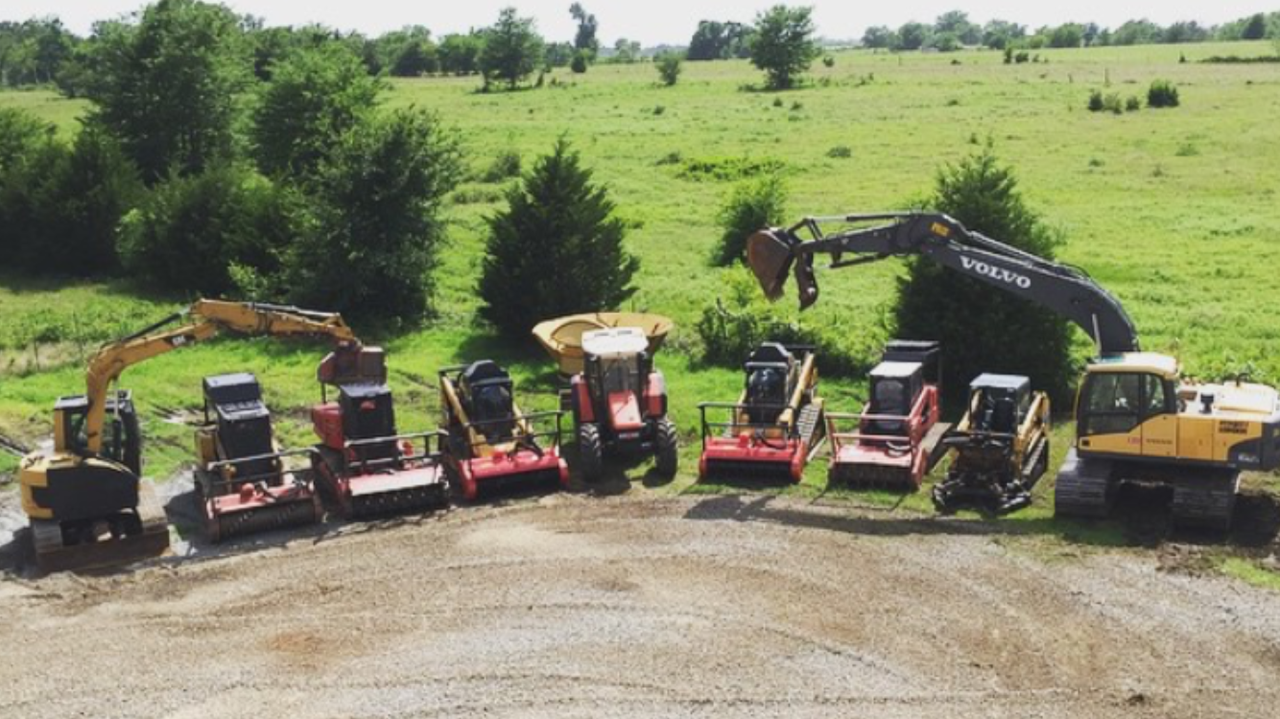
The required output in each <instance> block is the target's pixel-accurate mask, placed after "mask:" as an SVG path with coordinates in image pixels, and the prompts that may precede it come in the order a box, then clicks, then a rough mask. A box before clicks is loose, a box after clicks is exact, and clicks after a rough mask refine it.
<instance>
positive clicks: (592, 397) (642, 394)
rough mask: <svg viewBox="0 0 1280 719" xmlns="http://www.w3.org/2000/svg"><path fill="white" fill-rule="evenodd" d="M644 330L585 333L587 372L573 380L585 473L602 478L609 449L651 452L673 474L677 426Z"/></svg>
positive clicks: (665, 471)
mask: <svg viewBox="0 0 1280 719" xmlns="http://www.w3.org/2000/svg"><path fill="white" fill-rule="evenodd" d="M648 345H649V342H648V339H647V338H646V337H645V333H644V331H643V330H640V329H638V328H634V327H618V328H614V329H608V330H595V331H592V332H587V333H585V334H583V335H582V350H583V353H584V357H585V361H584V366H583V371H582V372H581V373H579V374H576V375H574V376H573V378H572V379H571V380H570V382H569V403H570V406H571V408H572V410H573V420H574V424H575V426H576V427H577V436H578V457H579V462H580V464H581V467H580V469H581V471H582V474H583V477H584V478H585V479H586V480H587V481H592V480H594V479H598V478H599V476H600V472H601V470H602V469H603V463H604V455H605V453H606V452H608V453H611V454H613V453H632V454H639V453H645V454H652V455H653V456H654V458H655V460H656V463H657V469H658V472H659V473H660V474H662V475H663V476H665V477H673V476H675V473H676V463H677V461H678V451H679V447H678V446H677V442H678V437H677V434H676V427H675V425H674V424H672V423H671V420H670V419H668V418H667V383H666V380H665V379H664V378H663V376H662V372H660V371H659V370H658V369H657V368H655V367H654V366H653V359H652V358H651V357H650V356H649V352H648Z"/></svg>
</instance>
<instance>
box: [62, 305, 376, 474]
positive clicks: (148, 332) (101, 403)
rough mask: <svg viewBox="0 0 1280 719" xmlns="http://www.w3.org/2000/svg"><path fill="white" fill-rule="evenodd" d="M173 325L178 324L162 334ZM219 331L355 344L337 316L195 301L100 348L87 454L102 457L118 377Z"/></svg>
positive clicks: (89, 391) (91, 388)
mask: <svg viewBox="0 0 1280 719" xmlns="http://www.w3.org/2000/svg"><path fill="white" fill-rule="evenodd" d="M178 322H182V323H183V324H181V325H180V326H178V327H176V328H173V329H167V330H166V329H163V328H165V327H167V326H169V325H172V324H175V323H178ZM223 331H227V332H234V333H237V334H244V335H273V336H277V335H280V336H288V335H293V336H309V337H328V338H331V339H332V340H333V341H334V342H335V343H342V342H349V343H352V344H356V345H358V344H359V342H360V340H359V339H357V338H356V336H355V333H354V332H352V331H351V328H350V327H348V326H347V324H346V323H345V322H344V321H343V319H342V315H339V314H336V313H329V312H315V311H312V310H304V309H299V308H297V307H288V306H283V305H269V304H260V303H254V302H224V301H220V300H197V301H196V302H195V303H194V304H192V305H191V306H190V307H188V308H187V309H186V310H184V311H183V312H179V313H178V314H175V315H172V316H170V317H168V318H166V319H164V320H162V321H161V322H159V323H157V324H154V325H152V326H150V327H147V328H146V329H144V330H142V331H141V332H138V333H136V334H133V335H130V336H128V337H125V338H123V339H120V340H116V341H115V342H112V343H110V344H107V345H105V346H103V347H102V349H100V350H98V352H97V353H96V354H95V355H94V356H93V357H92V358H91V359H90V360H89V368H88V370H87V371H86V373H85V396H86V397H87V398H88V401H89V410H88V416H87V417H86V419H85V435H86V439H87V446H86V449H87V450H88V452H89V453H91V454H98V453H100V452H101V451H102V428H103V425H104V424H105V423H106V404H107V403H106V398H107V393H108V392H109V391H110V388H111V383H112V382H114V381H115V380H116V379H117V378H118V377H119V376H120V374H121V373H123V372H124V371H125V370H126V369H128V368H129V367H131V366H133V365H135V364H139V363H141V362H145V361H146V360H149V359H151V358H153V357H158V356H160V355H162V354H165V353H167V352H171V351H173V350H175V349H178V348H180V347H186V346H187V345H190V344H194V343H196V342H202V341H204V340H207V339H209V338H211V337H214V336H216V335H217V334H219V333H220V332H223Z"/></svg>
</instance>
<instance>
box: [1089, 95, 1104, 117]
mask: <svg viewBox="0 0 1280 719" xmlns="http://www.w3.org/2000/svg"><path fill="white" fill-rule="evenodd" d="M1104 107H1106V103H1105V102H1104V101H1103V99H1102V91H1100V90H1093V91H1091V92H1090V93H1089V104H1088V108H1089V112H1102V109H1103V108H1104Z"/></svg>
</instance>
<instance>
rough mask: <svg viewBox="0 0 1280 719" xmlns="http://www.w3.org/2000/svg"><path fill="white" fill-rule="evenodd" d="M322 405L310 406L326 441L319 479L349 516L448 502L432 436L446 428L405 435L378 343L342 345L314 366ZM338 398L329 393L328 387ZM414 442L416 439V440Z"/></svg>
mask: <svg viewBox="0 0 1280 719" xmlns="http://www.w3.org/2000/svg"><path fill="white" fill-rule="evenodd" d="M316 376H317V379H319V380H320V387H321V403H320V404H318V405H316V406H314V407H312V408H311V423H312V428H313V429H314V430H315V433H316V435H317V436H318V437H319V438H320V442H319V444H317V445H316V446H315V452H314V453H313V454H312V460H311V466H312V469H313V470H314V472H315V476H316V480H317V481H318V482H319V484H320V488H321V490H322V491H323V492H324V494H325V496H326V498H327V499H329V501H331V502H333V503H334V504H335V505H336V506H337V509H338V512H339V513H340V514H341V515H342V516H343V517H345V518H347V519H363V518H367V517H377V516H387V515H393V514H405V513H416V512H424V511H429V510H432V509H438V508H441V507H445V506H447V505H448V503H449V483H448V479H447V478H446V475H445V471H444V466H443V464H442V462H441V456H440V453H439V452H432V451H431V441H432V440H435V441H436V442H437V444H438V443H439V442H440V432H437V431H428V432H415V433H407V434H401V433H400V432H398V431H397V429H396V415H395V401H394V398H393V396H392V394H391V388H390V387H388V386H387V368H386V358H385V356H384V355H383V352H382V350H381V349H379V348H377V347H356V348H339V349H338V350H336V351H334V352H333V353H331V354H329V355H328V356H326V357H325V358H324V359H323V360H322V361H321V362H320V366H319V368H318V369H317V371H316ZM331 387H332V388H334V389H335V391H336V393H337V398H336V399H335V400H333V401H331V400H330V398H329V388H331ZM415 442H416V443H418V444H416V445H415Z"/></svg>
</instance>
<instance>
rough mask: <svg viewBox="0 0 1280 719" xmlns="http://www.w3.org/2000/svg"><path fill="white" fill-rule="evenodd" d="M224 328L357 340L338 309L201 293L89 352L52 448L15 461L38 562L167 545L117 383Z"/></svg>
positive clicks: (111, 560)
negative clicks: (81, 389)
mask: <svg viewBox="0 0 1280 719" xmlns="http://www.w3.org/2000/svg"><path fill="white" fill-rule="evenodd" d="M174 325H176V326H174ZM222 332H231V333H235V334H241V335H293V336H308V337H327V338H329V339H331V340H333V341H334V342H336V343H338V344H339V345H340V346H357V347H358V346H359V341H358V340H357V339H356V337H355V335H354V334H353V333H352V331H351V329H350V328H349V327H347V325H346V324H345V323H344V322H343V320H342V317H341V316H340V315H337V314H331V313H324V312H312V311H309V310H302V309H298V308H296V307H286V306H281V305H268V304H257V303H239V302H222V301H216V300H199V301H197V302H195V303H194V304H192V305H191V306H190V307H188V308H187V309H186V310H184V311H182V312H179V313H177V314H174V315H172V316H170V317H167V318H165V319H164V320H162V321H160V322H158V323H156V324H154V325H151V326H150V327H147V328H145V329H143V330H141V331H139V332H137V333H136V334H133V335H130V336H128V337H125V338H122V339H120V340H116V341H115V342H111V343H109V344H107V345H105V346H103V347H102V348H101V349H100V350H98V352H97V353H96V354H94V356H93V357H92V358H91V359H90V360H89V366H88V369H87V371H86V373H85V385H86V391H85V394H83V395H78V396H73V397H63V398H61V399H59V400H58V401H57V403H56V405H55V406H54V420H53V421H54V428H53V429H54V432H53V434H54V442H53V449H52V451H37V452H34V453H32V454H30V455H27V456H26V457H25V458H23V460H22V463H21V465H20V467H19V470H18V479H19V483H20V484H21V488H22V507H23V510H24V511H25V512H26V514H27V517H28V519H29V521H30V525H31V534H32V539H33V541H34V544H35V556H36V563H37V566H38V567H39V568H40V570H41V571H45V572H48V571H55V570H63V569H81V568H88V567H96V566H104V565H112V564H123V563H127V562H130V561H133V560H134V559H138V558H142V557H146V556H153V555H156V554H160V553H163V552H164V551H165V549H167V548H168V546H169V531H168V525H167V522H166V521H165V515H164V512H163V510H162V509H161V508H160V506H159V504H158V503H157V502H156V500H155V497H154V492H153V491H152V489H151V486H150V485H149V484H148V483H146V482H143V481H142V480H141V476H142V438H141V434H140V431H139V425H138V417H137V412H136V410H135V408H134V402H133V395H132V393H130V392H129V391H128V390H114V391H113V390H112V389H111V386H112V384H113V383H114V382H115V381H116V379H117V378H119V376H120V374H121V373H122V372H124V370H125V369H127V368H129V367H131V366H133V365H135V364H138V363H140V362H145V361H146V360H149V359H151V358H153V357H158V356H160V355H162V354H165V353H167V352H171V351H173V350H175V349H178V348H180V347H186V346H187V345H190V344H194V343H196V342H201V341H203V340H207V339H210V338H212V337H214V336H216V335H218V334H220V333H222Z"/></svg>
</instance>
